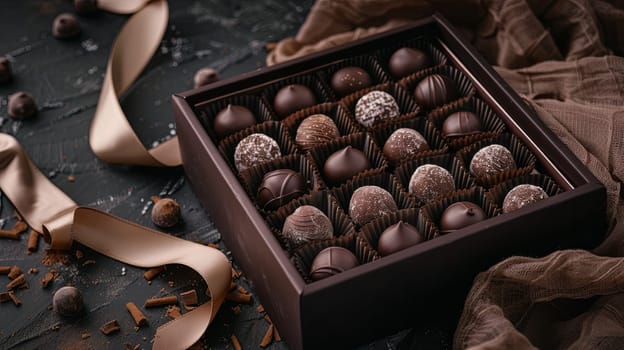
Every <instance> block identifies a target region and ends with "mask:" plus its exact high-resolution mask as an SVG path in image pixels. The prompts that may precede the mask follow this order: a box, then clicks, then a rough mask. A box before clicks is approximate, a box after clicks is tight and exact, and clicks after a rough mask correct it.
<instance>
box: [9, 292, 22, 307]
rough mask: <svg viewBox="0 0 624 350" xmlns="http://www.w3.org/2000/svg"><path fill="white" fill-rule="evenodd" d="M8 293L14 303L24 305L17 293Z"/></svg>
mask: <svg viewBox="0 0 624 350" xmlns="http://www.w3.org/2000/svg"><path fill="white" fill-rule="evenodd" d="M8 294H9V298H11V300H12V301H13V304H15V306H21V305H22V301H21V300H19V298H18V297H17V295H15V293H13V292H12V291H10V292H9V293H8Z"/></svg>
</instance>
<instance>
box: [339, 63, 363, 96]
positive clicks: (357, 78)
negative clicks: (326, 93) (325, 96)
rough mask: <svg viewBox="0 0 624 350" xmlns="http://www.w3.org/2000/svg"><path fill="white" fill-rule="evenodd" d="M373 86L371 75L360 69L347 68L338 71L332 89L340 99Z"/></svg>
mask: <svg viewBox="0 0 624 350" xmlns="http://www.w3.org/2000/svg"><path fill="white" fill-rule="evenodd" d="M371 85H373V80H372V79H371V77H370V75H369V74H368V73H367V72H366V71H365V70H364V69H362V68H360V67H345V68H342V69H339V70H337V71H336V72H335V73H334V74H333V75H332V79H331V87H332V89H334V91H336V93H337V94H338V97H342V96H345V95H348V94H350V93H352V92H355V91H357V90H360V89H363V88H366V87H369V86H371Z"/></svg>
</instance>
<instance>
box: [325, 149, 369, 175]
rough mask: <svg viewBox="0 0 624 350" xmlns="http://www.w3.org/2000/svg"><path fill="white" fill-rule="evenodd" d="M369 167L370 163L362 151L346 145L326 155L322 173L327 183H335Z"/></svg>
mask: <svg viewBox="0 0 624 350" xmlns="http://www.w3.org/2000/svg"><path fill="white" fill-rule="evenodd" d="M369 168H371V163H370V162H369V161H368V158H366V155H365V154H364V152H362V151H360V150H359V149H357V148H353V147H351V146H347V147H345V148H343V149H341V150H338V151H336V152H334V153H332V154H331V155H330V156H329V157H327V160H325V164H324V165H323V175H325V179H326V180H327V181H328V182H329V184H332V185H335V184H338V183H340V182H344V181H346V180H349V179H350V178H352V177H353V176H355V175H357V174H358V173H361V172H362V171H364V170H366V169H369Z"/></svg>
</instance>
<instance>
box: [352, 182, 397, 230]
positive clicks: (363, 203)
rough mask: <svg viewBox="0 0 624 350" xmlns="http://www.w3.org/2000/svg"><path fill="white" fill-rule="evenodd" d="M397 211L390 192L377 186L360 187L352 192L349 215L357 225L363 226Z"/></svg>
mask: <svg viewBox="0 0 624 350" xmlns="http://www.w3.org/2000/svg"><path fill="white" fill-rule="evenodd" d="M397 210H399V208H398V207H397V204H396V202H395V201H394V198H392V195H391V194H390V192H388V191H386V190H384V189H383V188H381V187H379V186H362V187H360V188H358V189H357V190H355V191H353V195H351V200H350V201H349V215H350V216H351V218H352V219H353V222H355V223H356V224H358V225H364V224H366V223H368V222H370V221H373V220H374V219H377V218H379V217H381V216H383V215H387V214H390V213H393V212H395V211H397Z"/></svg>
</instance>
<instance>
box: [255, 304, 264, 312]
mask: <svg viewBox="0 0 624 350" xmlns="http://www.w3.org/2000/svg"><path fill="white" fill-rule="evenodd" d="M256 310H258V312H259V313H263V312H264V306H262V304H258V306H256Z"/></svg>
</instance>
